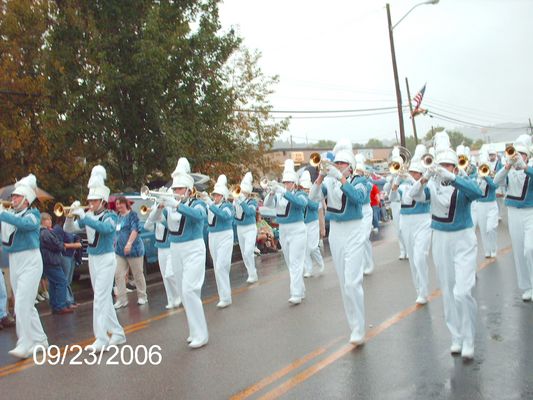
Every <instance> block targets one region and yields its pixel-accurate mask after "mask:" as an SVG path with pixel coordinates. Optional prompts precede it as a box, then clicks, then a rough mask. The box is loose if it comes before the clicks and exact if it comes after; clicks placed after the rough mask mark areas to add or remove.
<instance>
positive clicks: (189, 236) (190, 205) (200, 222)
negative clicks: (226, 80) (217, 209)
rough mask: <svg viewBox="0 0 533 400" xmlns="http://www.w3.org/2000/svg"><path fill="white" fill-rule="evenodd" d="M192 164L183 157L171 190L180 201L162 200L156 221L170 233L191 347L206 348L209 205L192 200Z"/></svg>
mask: <svg viewBox="0 0 533 400" xmlns="http://www.w3.org/2000/svg"><path fill="white" fill-rule="evenodd" d="M190 171H191V167H190V164H189V161H188V160H187V159H186V158H184V157H182V158H180V159H179V160H178V165H177V166H176V169H175V170H174V172H173V173H172V190H173V192H174V195H175V196H179V199H178V200H176V198H175V197H174V196H173V197H170V196H164V197H162V198H161V204H160V206H159V207H158V209H159V210H160V211H159V213H158V214H157V215H156V218H157V220H159V221H161V220H164V221H166V223H167V226H168V231H169V233H170V258H171V260H172V267H173V269H174V275H175V276H176V281H177V282H178V287H181V297H182V298H181V300H182V301H183V307H184V308H185V314H186V316H187V322H188V324H189V337H188V338H187V342H189V347H191V348H193V349H196V348H199V347H202V346H205V345H206V344H207V342H208V340H209V334H208V331H207V322H206V320H205V314H204V307H203V304H202V298H201V292H202V285H203V283H204V279H205V257H206V250H205V242H204V237H203V229H204V220H205V219H206V216H207V211H206V205H205V203H204V202H203V201H202V200H200V199H195V198H192V197H190V195H191V193H192V189H193V186H194V179H193V177H192V176H191V175H190Z"/></svg>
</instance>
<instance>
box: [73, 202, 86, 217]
mask: <svg viewBox="0 0 533 400" xmlns="http://www.w3.org/2000/svg"><path fill="white" fill-rule="evenodd" d="M78 203H79V202H78ZM70 213H71V214H72V215H74V216H76V217H78V218H79V219H82V218H83V217H85V210H84V209H83V208H81V207H79V206H78V207H77V208H73V209H72V210H71V211H70Z"/></svg>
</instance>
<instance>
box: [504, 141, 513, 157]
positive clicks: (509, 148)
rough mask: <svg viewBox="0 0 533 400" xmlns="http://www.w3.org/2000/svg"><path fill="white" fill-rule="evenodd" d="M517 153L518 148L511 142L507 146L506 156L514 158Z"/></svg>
mask: <svg viewBox="0 0 533 400" xmlns="http://www.w3.org/2000/svg"><path fill="white" fill-rule="evenodd" d="M515 154H516V149H515V148H514V146H513V145H512V144H510V145H509V146H507V147H506V148H505V157H506V158H508V159H509V158H513V157H514V155H515Z"/></svg>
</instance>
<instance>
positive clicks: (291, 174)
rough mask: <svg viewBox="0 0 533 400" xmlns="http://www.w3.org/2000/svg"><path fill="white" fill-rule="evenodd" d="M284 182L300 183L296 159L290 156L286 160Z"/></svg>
mask: <svg viewBox="0 0 533 400" xmlns="http://www.w3.org/2000/svg"><path fill="white" fill-rule="evenodd" d="M281 181H282V182H294V183H298V175H297V174H296V171H295V170H294V161H293V160H291V159H290V158H289V159H287V160H285V168H284V169H283V176H282V177H281Z"/></svg>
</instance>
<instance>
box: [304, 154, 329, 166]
mask: <svg viewBox="0 0 533 400" xmlns="http://www.w3.org/2000/svg"><path fill="white" fill-rule="evenodd" d="M309 165H311V166H312V167H315V168H316V167H319V168H320V169H323V168H326V167H327V166H328V165H334V164H333V162H331V161H330V160H328V159H327V158H326V159H323V158H322V156H321V155H320V153H311V155H310V156H309Z"/></svg>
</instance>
